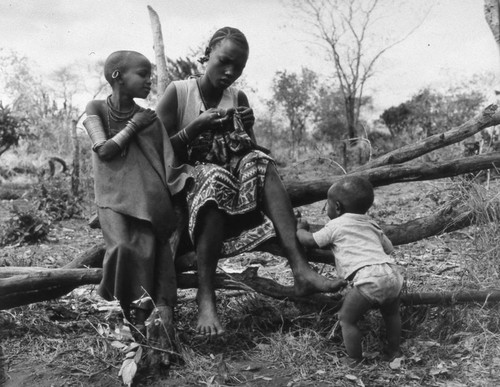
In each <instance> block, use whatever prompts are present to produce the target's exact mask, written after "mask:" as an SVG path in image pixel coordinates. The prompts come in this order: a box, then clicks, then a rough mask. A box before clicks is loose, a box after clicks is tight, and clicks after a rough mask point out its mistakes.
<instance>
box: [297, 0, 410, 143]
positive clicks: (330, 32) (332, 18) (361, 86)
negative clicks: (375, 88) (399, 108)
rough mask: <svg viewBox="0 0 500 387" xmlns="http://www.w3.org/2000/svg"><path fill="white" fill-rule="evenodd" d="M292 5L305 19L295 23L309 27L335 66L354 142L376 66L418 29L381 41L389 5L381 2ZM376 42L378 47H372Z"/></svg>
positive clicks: (332, 0) (315, 0)
mask: <svg viewBox="0 0 500 387" xmlns="http://www.w3.org/2000/svg"><path fill="white" fill-rule="evenodd" d="M291 4H292V8H293V9H294V10H295V11H298V12H299V14H301V15H302V16H303V17H302V18H300V17H299V18H296V19H298V20H302V21H303V22H305V23H306V24H307V27H306V29H305V30H306V32H307V33H308V34H309V35H311V36H312V37H313V38H314V40H315V41H314V42H315V43H317V44H319V45H320V46H321V47H323V49H325V50H326V53H327V54H328V59H329V60H331V62H332V63H333V65H334V66H333V69H334V70H333V71H334V77H335V78H336V79H337V81H338V83H339V85H340V90H341V92H342V96H343V102H344V108H345V119H346V123H347V131H348V136H349V139H355V138H356V128H357V126H358V121H359V114H360V108H361V106H362V102H363V100H364V98H363V96H364V93H365V86H366V83H367V81H368V80H369V79H370V78H371V77H372V76H373V74H374V66H375V63H376V62H377V61H378V60H379V59H380V57H381V56H382V55H383V54H384V53H385V52H386V51H387V50H389V49H390V48H392V47H394V46H395V45H396V44H398V43H400V42H402V41H403V40H404V39H406V38H407V37H408V36H409V35H410V34H411V33H412V32H413V31H414V30H415V29H416V27H415V28H413V29H412V30H411V31H409V32H408V33H406V34H405V35H404V36H403V37H400V38H396V39H390V40H389V41H386V40H385V39H382V38H381V37H380V36H379V35H380V33H378V32H377V31H380V27H381V23H382V22H385V20H384V18H382V17H381V15H383V10H382V7H383V6H384V4H387V2H384V1H382V0H347V1H346V0H293V2H292V3H291ZM397 6H400V5H399V4H398V5H397ZM384 9H387V8H384ZM377 36H379V39H376V38H377ZM374 42H375V43H376V44H372V43H374Z"/></svg>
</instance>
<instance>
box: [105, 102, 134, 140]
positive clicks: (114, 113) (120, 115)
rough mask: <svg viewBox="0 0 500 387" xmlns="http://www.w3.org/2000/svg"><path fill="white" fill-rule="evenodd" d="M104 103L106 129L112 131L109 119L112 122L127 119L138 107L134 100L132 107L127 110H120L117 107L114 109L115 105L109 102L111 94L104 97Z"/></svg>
mask: <svg viewBox="0 0 500 387" xmlns="http://www.w3.org/2000/svg"><path fill="white" fill-rule="evenodd" d="M106 105H107V106H108V129H109V131H110V132H113V130H112V129H111V120H113V121H114V122H125V121H128V120H130V119H131V118H132V117H133V116H134V114H135V113H136V112H137V110H138V108H139V105H137V104H136V103H135V102H134V105H133V106H132V109H130V110H129V111H126V112H122V111H120V110H118V109H115V107H114V106H113V104H112V103H111V95H109V96H108V98H106ZM118 131H119V130H117V131H116V132H118Z"/></svg>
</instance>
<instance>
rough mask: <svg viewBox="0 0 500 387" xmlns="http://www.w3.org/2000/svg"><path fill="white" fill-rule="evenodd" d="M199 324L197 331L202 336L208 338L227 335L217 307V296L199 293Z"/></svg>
mask: <svg viewBox="0 0 500 387" xmlns="http://www.w3.org/2000/svg"><path fill="white" fill-rule="evenodd" d="M197 301H198V323H197V325H196V330H197V331H198V333H199V334H200V335H203V336H207V337H214V336H220V335H222V334H224V333H225V329H224V328H223V326H222V324H221V322H220V320H219V316H217V308H216V305H215V295H213V296H211V295H204V294H200V291H198V295H197Z"/></svg>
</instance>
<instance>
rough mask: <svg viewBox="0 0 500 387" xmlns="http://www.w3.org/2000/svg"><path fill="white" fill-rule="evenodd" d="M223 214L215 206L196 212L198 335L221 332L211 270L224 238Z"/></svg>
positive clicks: (215, 265)
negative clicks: (197, 213)
mask: <svg viewBox="0 0 500 387" xmlns="http://www.w3.org/2000/svg"><path fill="white" fill-rule="evenodd" d="M225 221H226V219H225V215H224V213H223V212H222V211H220V210H219V209H218V208H216V207H215V206H210V205H209V206H208V207H205V208H203V210H202V212H201V213H200V214H199V215H198V222H197V223H198V226H197V228H198V230H197V233H196V240H195V245H196V246H195V247H196V256H197V260H198V293H197V295H196V301H197V302H198V324H197V327H196V329H197V330H198V332H199V333H200V334H202V335H206V336H216V335H220V334H222V333H224V328H223V327H222V324H221V322H220V320H219V317H218V316H217V308H216V300H215V287H214V281H215V271H216V269H217V261H218V260H219V257H220V254H221V250H222V242H223V240H224V224H225Z"/></svg>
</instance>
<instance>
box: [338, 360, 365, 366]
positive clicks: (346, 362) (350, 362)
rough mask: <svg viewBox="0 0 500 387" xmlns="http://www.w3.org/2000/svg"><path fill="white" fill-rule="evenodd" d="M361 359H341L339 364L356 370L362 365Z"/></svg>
mask: <svg viewBox="0 0 500 387" xmlns="http://www.w3.org/2000/svg"><path fill="white" fill-rule="evenodd" d="M363 360H364V359H363V358H359V359H358V358H355V357H343V358H341V360H340V361H341V363H342V364H343V365H345V366H347V367H349V368H356V367H358V366H359V365H361V364H362V363H363Z"/></svg>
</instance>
